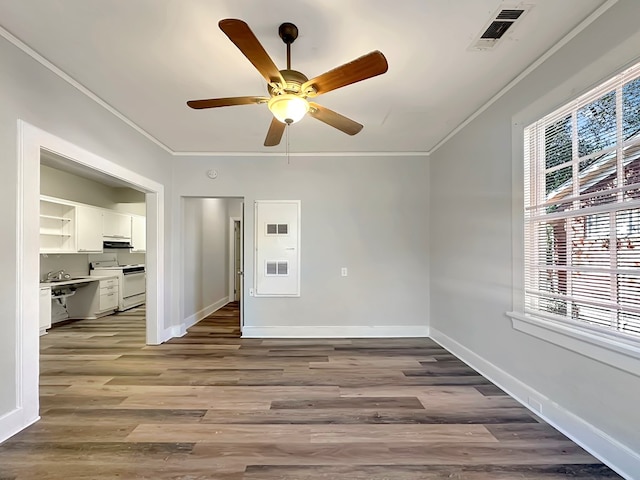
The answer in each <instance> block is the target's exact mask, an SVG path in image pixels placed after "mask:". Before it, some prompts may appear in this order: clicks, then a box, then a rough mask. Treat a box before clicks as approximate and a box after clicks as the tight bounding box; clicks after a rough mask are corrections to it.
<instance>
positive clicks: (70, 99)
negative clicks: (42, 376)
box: [0, 38, 172, 418]
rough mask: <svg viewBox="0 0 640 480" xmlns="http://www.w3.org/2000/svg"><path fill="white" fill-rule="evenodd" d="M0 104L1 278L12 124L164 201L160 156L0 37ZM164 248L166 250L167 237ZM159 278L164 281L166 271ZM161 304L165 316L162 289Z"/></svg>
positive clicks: (0, 405)
mask: <svg viewBox="0 0 640 480" xmlns="http://www.w3.org/2000/svg"><path fill="white" fill-rule="evenodd" d="M133 87H134V86H133V85H132V88H133ZM0 104H1V105H2V108H0V162H1V164H2V175H1V176H0V203H1V204H2V205H4V212H5V215H4V222H5V225H6V227H5V228H6V230H7V232H6V234H3V235H0V270H2V271H3V272H5V274H6V276H7V278H16V275H17V258H16V251H17V250H16V247H17V245H16V238H17V237H16V235H15V231H16V225H17V223H16V222H17V216H16V212H17V210H18V204H17V187H16V185H17V183H18V182H17V178H18V169H17V161H16V158H17V156H16V152H17V151H18V146H17V143H16V142H17V121H18V119H22V120H24V121H26V122H28V123H30V124H32V125H34V126H36V127H38V128H41V129H43V130H45V131H47V132H50V133H52V134H54V135H57V136H58V137H61V138H63V139H65V140H67V141H69V142H72V143H74V144H76V145H78V146H80V147H82V148H84V149H86V150H88V151H90V152H93V153H95V154H97V155H100V156H101V157H103V158H106V159H108V160H110V161H112V162H115V163H119V164H121V165H123V166H126V167H127V168H129V169H130V170H134V171H136V172H138V173H140V174H142V175H144V176H146V177H148V178H150V179H152V180H154V181H156V182H158V183H161V184H164V185H165V188H166V190H165V191H166V193H167V198H170V196H171V191H170V185H171V183H170V170H169V168H168V167H167V164H166V162H167V161H168V160H169V158H170V157H169V155H168V154H166V153H165V152H164V151H163V150H162V149H160V148H159V147H157V146H155V145H153V144H152V143H151V142H149V141H148V140H147V139H145V138H144V137H142V136H141V135H140V134H139V133H137V132H135V131H134V130H133V129H131V128H130V127H129V126H127V125H126V124H124V123H123V122H122V121H120V120H119V119H117V118H116V117H114V116H113V115H112V114H111V113H109V112H108V111H107V110H105V109H103V108H102V107H100V106H98V105H97V104H96V103H95V102H94V101H93V100H91V99H89V98H88V97H86V96H85V95H83V94H81V93H80V92H79V91H77V90H76V89H75V88H73V87H72V86H70V85H69V84H68V83H66V82H65V81H63V80H61V79H60V78H59V77H58V76H56V75H54V74H53V73H52V72H50V71H49V70H47V69H46V68H44V67H43V66H41V65H40V64H39V63H37V62H36V61H35V60H33V59H31V58H30V57H29V56H27V55H26V54H24V53H23V52H22V51H21V50H19V49H17V48H16V47H15V46H13V45H12V44H10V43H9V42H7V41H6V40H5V39H4V38H0ZM166 210H167V211H170V209H169V208H166ZM36 214H37V212H33V215H36ZM167 223H168V222H167ZM166 242H167V247H169V246H170V242H171V239H170V238H166ZM166 274H167V275H171V271H170V267H167V270H166ZM33 288H34V289H36V288H37V285H34V286H33ZM16 298H17V286H16V285H15V282H11V281H10V282H7V285H6V287H5V288H3V289H2V290H1V291H0V318H1V319H2V335H0V385H2V388H0V418H2V416H3V415H4V414H7V413H8V412H11V411H12V410H14V408H15V407H16V388H15V385H16V381H17V378H16V364H15V359H16V343H15V339H16V328H17V324H16V322H17V314H16V307H17V305H16ZM165 298H166V302H167V311H168V308H169V307H168V306H169V305H170V304H171V299H172V293H171V290H170V289H169V288H167V291H166V292H165ZM33 321H35V319H34V320H33Z"/></svg>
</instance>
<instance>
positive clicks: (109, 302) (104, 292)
mask: <svg viewBox="0 0 640 480" xmlns="http://www.w3.org/2000/svg"><path fill="white" fill-rule="evenodd" d="M119 288H120V286H119V285H118V279H117V278H109V279H106V280H100V298H99V300H98V311H97V312H95V313H96V315H98V314H101V313H103V312H106V311H109V312H111V311H113V310H116V309H117V308H118V289H119Z"/></svg>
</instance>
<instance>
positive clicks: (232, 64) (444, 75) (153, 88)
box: [0, 0, 605, 153]
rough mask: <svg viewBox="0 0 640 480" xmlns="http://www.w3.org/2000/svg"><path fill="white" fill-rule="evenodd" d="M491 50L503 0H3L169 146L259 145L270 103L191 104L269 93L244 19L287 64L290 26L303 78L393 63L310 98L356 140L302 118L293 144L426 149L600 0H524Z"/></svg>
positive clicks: (12, 23)
mask: <svg viewBox="0 0 640 480" xmlns="http://www.w3.org/2000/svg"><path fill="white" fill-rule="evenodd" d="M522 3H524V4H527V5H532V8H531V10H530V11H529V12H528V13H527V14H526V16H525V17H524V18H523V19H522V20H521V21H520V22H519V24H518V25H516V26H515V27H514V28H513V29H512V30H513V31H509V32H508V33H507V35H506V36H505V39H504V40H503V41H502V42H501V43H500V44H499V45H498V46H497V47H496V48H495V49H494V50H492V51H472V50H470V49H469V47H470V45H471V44H472V42H473V41H474V39H476V38H477V36H478V35H479V34H480V33H481V30H483V28H484V27H486V25H487V22H488V21H489V20H490V19H491V16H492V15H493V14H494V13H495V12H496V11H497V10H498V9H499V8H510V7H514V6H518V5H520V4H521V2H518V1H514V2H509V1H500V0H395V1H391V0H349V1H345V0H322V1H315V2H311V1H309V0H296V1H291V0H288V1H284V0H271V1H269V2H264V1H260V0H217V1H212V0H188V1H187V0H127V1H123V0H0V25H1V26H2V27H4V29H6V30H7V31H8V32H9V33H11V34H12V35H14V36H15V37H17V38H18V39H19V40H20V41H22V42H23V43H24V44H26V45H28V46H29V47H31V48H32V49H33V50H35V51H36V52H38V53H39V54H40V55H42V56H43V57H44V58H45V59H47V60H48V61H50V62H51V63H53V64H54V65H56V66H57V67H58V68H60V69H61V70H62V71H64V72H65V73H67V74H68V75H69V76H71V77H72V78H73V79H75V80H76V81H77V82H79V83H80V84H82V85H83V86H85V87H86V88H87V89H88V90H90V91H91V92H93V93H94V94H95V95H97V96H98V97H100V98H101V99H102V100H104V101H105V102H106V103H108V104H109V105H111V106H112V107H113V108H114V109H115V110H117V111H119V112H120V113H121V114H123V115H124V116H126V117H127V118H128V119H129V120H131V122H133V123H135V124H136V125H137V126H138V127H140V128H141V129H143V130H144V131H146V132H147V133H148V134H149V135H151V136H152V137H154V138H155V139H156V140H157V141H158V142H160V143H162V144H163V145H165V146H166V147H168V149H170V150H171V151H173V152H192V153H196V152H247V153H257V152H283V151H285V144H286V137H284V138H283V141H282V143H281V144H280V145H279V146H277V147H270V148H267V147H263V142H264V137H265V134H266V131H267V128H268V125H269V122H270V118H271V117H270V113H269V111H268V109H267V107H266V105H246V106H236V107H226V108H217V109H209V110H199V111H197V110H192V109H190V108H188V107H187V106H186V105H185V102H186V101H187V100H190V99H200V98H216V97H228V96H240V95H265V94H266V86H265V84H264V81H263V79H262V77H261V76H260V75H259V74H258V72H257V71H256V70H255V69H254V68H253V66H252V65H251V64H250V63H249V61H248V60H247V59H246V58H245V57H244V56H243V55H242V54H241V53H240V51H239V50H238V49H237V48H236V47H235V46H234V45H233V44H232V43H231V42H230V41H229V39H228V38H227V37H226V36H225V35H224V34H223V33H222V31H221V30H220V29H219V28H218V26H217V23H218V21H219V20H220V19H222V18H240V19H243V20H244V21H246V22H247V23H248V24H249V26H250V27H251V29H252V30H253V32H254V33H255V35H256V36H257V37H258V39H259V40H260V41H261V42H262V44H263V46H264V47H265V49H266V50H267V52H269V54H270V55H271V57H272V58H273V60H274V62H275V63H276V64H277V65H278V66H279V67H280V68H285V63H286V55H285V52H286V49H285V45H284V43H282V41H281V40H280V38H279V37H278V33H277V30H278V26H279V25H280V23H282V22H285V21H290V22H293V23H295V24H296V25H297V26H298V28H299V31H300V35H299V37H298V39H297V40H296V42H295V43H294V44H293V46H292V68H294V69H296V70H300V71H302V72H303V73H305V74H306V75H307V76H308V77H309V78H311V77H314V76H316V75H318V74H320V73H323V72H325V71H327V70H330V69H332V68H334V67H336V66H338V65H340V64H342V63H345V62H348V61H351V60H353V59H355V58H356V57H359V56H361V55H363V54H365V53H368V52H370V51H372V50H380V51H382V52H383V53H384V55H385V56H386V58H387V60H388V62H389V71H388V72H387V73H386V74H384V75H382V76H379V77H376V78H373V79H369V80H365V81H363V82H360V83H356V84H353V85H350V86H347V87H344V88H342V89H339V90H336V91H333V92H330V93H327V94H326V95H323V96H321V97H319V98H318V99H317V102H318V103H321V104H322V105H325V106H327V107H329V108H331V109H333V110H335V111H337V112H339V113H342V114H343V115H346V116H348V117H350V118H352V119H354V120H356V121H357V122H359V123H362V124H363V125H364V126H365V128H364V129H363V131H362V132H361V133H359V134H358V135H356V136H354V137H350V136H347V135H345V134H343V133H341V132H340V131H338V130H335V129H333V128H331V127H328V126H327V125H325V124H323V123H321V122H318V121H316V120H315V119H313V118H310V117H309V118H305V119H304V120H302V121H301V122H300V123H297V124H295V125H293V126H292V127H291V129H290V132H289V142H290V151H291V152H428V151H430V150H432V149H433V148H434V146H436V145H437V144H438V143H439V142H440V141H441V140H442V139H444V138H445V137H446V136H447V135H448V134H449V133H450V132H451V131H453V130H454V129H455V128H456V127H457V126H459V125H460V124H461V123H463V122H464V121H465V119H467V118H468V117H469V116H470V115H472V114H473V113H474V112H475V111H477V110H478V109H479V108H480V107H482V106H483V105H484V104H485V103H486V102H487V101H489V100H490V99H491V98H492V97H493V96H495V95H496V94H497V93H498V92H499V91H500V90H501V89H503V88H504V87H505V86H506V85H507V84H509V82H510V81H512V80H513V79H514V78H516V77H517V76H518V75H519V74H520V73H521V72H523V71H524V70H525V69H526V68H527V67H528V66H529V65H531V64H532V63H534V62H535V61H536V60H537V59H538V58H539V57H540V56H542V55H543V54H544V53H545V52H547V51H548V50H549V49H550V48H551V47H553V45H554V44H556V43H557V42H558V41H560V40H561V39H562V38H563V37H565V36H566V35H567V34H569V33H570V32H571V31H572V30H573V29H574V28H575V27H576V26H577V25H579V24H580V23H581V22H582V21H583V20H584V19H585V18H586V17H588V16H589V15H590V14H591V13H592V12H594V11H595V10H596V9H597V8H598V7H600V6H601V5H602V4H604V3H605V0H562V1H558V0H530V1H526V2H522Z"/></svg>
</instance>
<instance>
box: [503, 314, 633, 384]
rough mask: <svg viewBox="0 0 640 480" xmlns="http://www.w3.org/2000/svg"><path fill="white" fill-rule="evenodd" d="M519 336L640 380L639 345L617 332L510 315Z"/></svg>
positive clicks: (528, 316) (527, 316)
mask: <svg viewBox="0 0 640 480" xmlns="http://www.w3.org/2000/svg"><path fill="white" fill-rule="evenodd" d="M507 315H508V316H509V317H510V318H511V322H512V325H513V328H514V329H515V330H518V331H519V332H523V333H526V334H528V335H531V336H533V337H536V338H539V339H541V340H544V341H547V342H549V343H552V344H554V345H558V346H560V347H563V348H565V349H567V350H571V351H573V352H576V353H579V354H581V355H584V356H586V357H589V358H592V359H594V360H597V361H599V362H602V363H605V364H607V365H611V366H612V367H615V368H618V369H620V370H623V371H625V372H628V373H631V374H633V375H636V376H638V377H640V343H639V342H634V341H633V340H629V339H628V338H626V337H623V336H621V335H617V334H616V333H615V332H607V331H602V330H600V329H598V328H590V327H589V326H585V325H581V324H579V323H577V322H575V323H574V322H564V321H559V320H551V319H548V318H542V317H537V316H533V315H530V314H524V313H519V312H507Z"/></svg>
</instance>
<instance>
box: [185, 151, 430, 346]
mask: <svg viewBox="0 0 640 480" xmlns="http://www.w3.org/2000/svg"><path fill="white" fill-rule="evenodd" d="M174 165H176V167H175V168H174V172H173V174H174V205H173V209H174V212H179V211H180V208H181V207H180V202H179V196H181V195H183V196H233V197H244V198H245V223H244V232H245V248H244V264H245V282H244V300H245V304H244V306H245V310H244V312H245V313H244V314H245V330H244V332H245V334H247V332H249V334H251V332H254V333H256V334H260V335H283V334H285V335H314V334H315V335H324V336H327V335H329V336H330V335H341V334H343V335H371V334H376V333H380V334H386V335H394V334H395V335H415V334H422V335H426V333H427V324H428V321H427V315H428V304H429V301H428V292H429V285H428V269H429V263H428V255H427V251H428V215H427V211H428V182H429V171H428V165H427V162H426V158H424V157H399V158H394V157H344V158H342V157H293V158H291V162H290V164H287V161H286V159H285V158H283V157H256V158H246V157H231V158H224V157H215V158H200V157H198V158H195V157H185V158H177V159H176V161H175V163H174ZM211 168H215V169H216V170H217V171H218V173H219V175H218V178H217V179H215V180H212V179H209V178H208V177H207V176H206V174H205V172H206V171H207V170H208V169H211ZM283 199H284V200H301V201H302V216H301V296H300V298H255V297H250V296H249V289H250V288H251V287H252V285H253V261H254V257H253V243H254V233H253V228H254V227H253V222H254V218H253V205H254V201H255V200H283ZM174 215H175V216H176V217H177V216H178V215H176V214H175V213H174ZM182 229H183V227H178V226H176V229H175V230H176V232H177V233H176V234H175V235H174V240H175V241H177V240H178V239H179V235H180V234H179V231H180V230H182ZM179 252H180V250H179V249H178V253H179ZM341 267H348V269H349V276H348V277H341V276H340V268H341ZM175 288H179V284H176V285H175ZM176 316H178V314H176Z"/></svg>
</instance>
